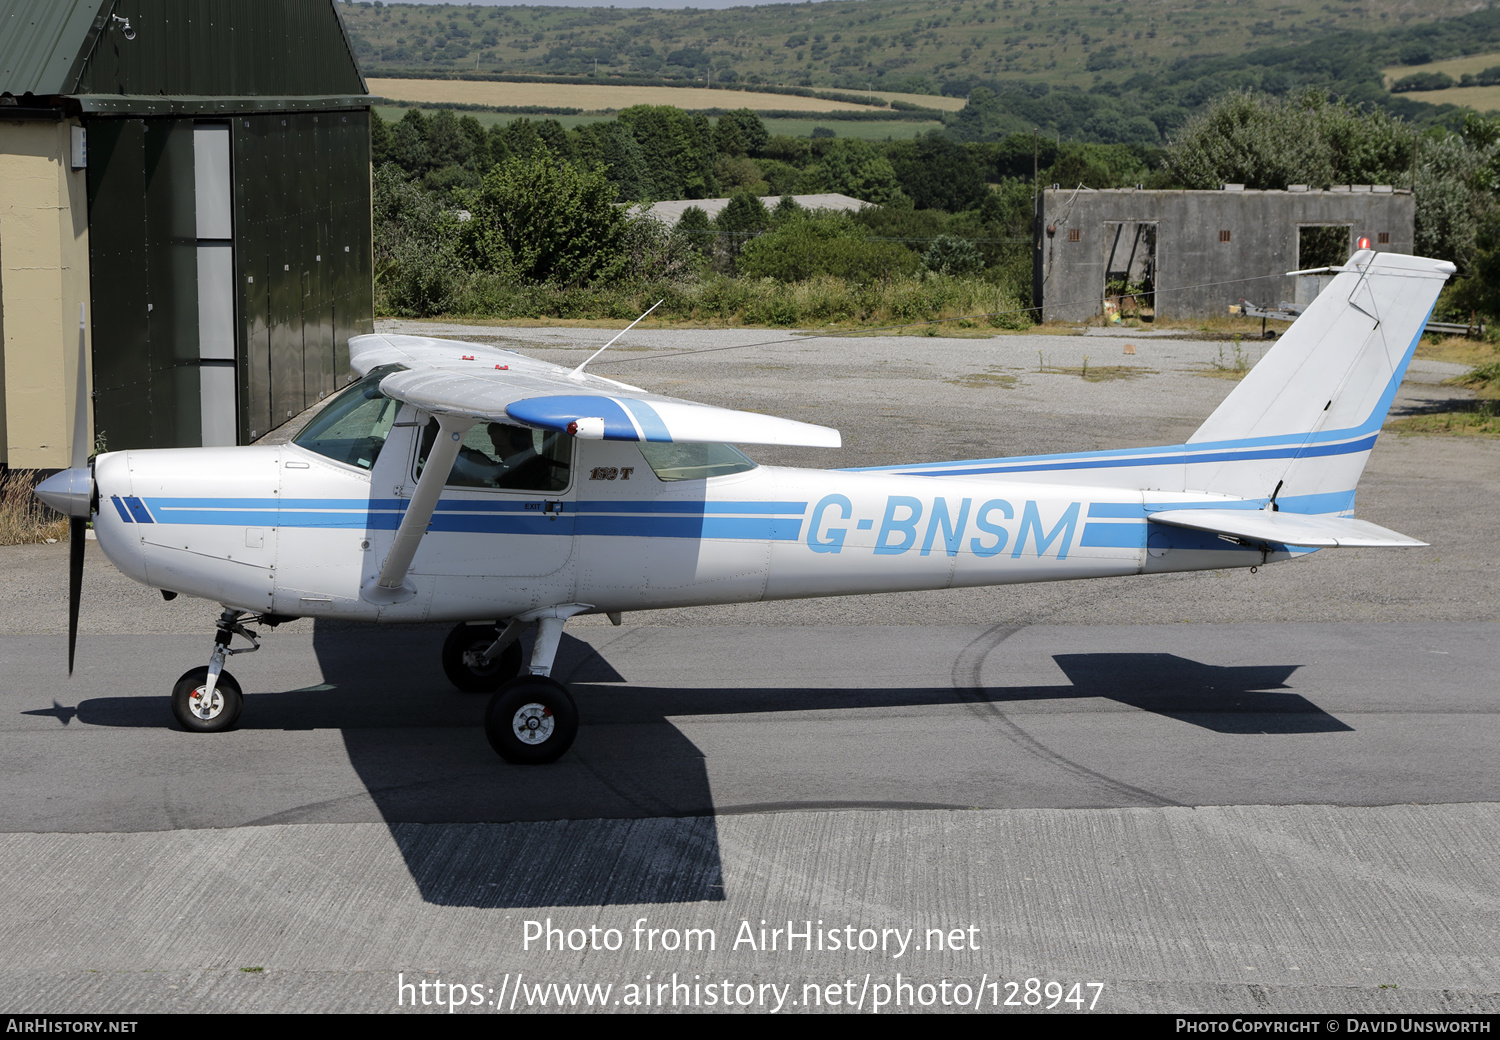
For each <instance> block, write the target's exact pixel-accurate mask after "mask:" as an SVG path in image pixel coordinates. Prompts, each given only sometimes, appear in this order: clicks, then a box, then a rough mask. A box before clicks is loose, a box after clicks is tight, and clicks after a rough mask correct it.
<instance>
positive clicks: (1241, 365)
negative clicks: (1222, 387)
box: [1198, 336, 1253, 382]
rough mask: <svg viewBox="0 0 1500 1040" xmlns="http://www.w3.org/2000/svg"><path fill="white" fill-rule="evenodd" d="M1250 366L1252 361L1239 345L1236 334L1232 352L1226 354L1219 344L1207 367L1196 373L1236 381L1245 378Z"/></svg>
mask: <svg viewBox="0 0 1500 1040" xmlns="http://www.w3.org/2000/svg"><path fill="white" fill-rule="evenodd" d="M1252 367H1253V362H1251V360H1250V355H1248V354H1246V353H1245V350H1244V348H1243V347H1241V346H1240V338H1239V337H1238V336H1236V337H1234V352H1233V353H1232V354H1229V355H1226V354H1225V353H1224V348H1223V346H1222V345H1221V346H1220V347H1219V354H1218V356H1217V357H1215V358H1214V359H1213V360H1212V361H1210V362H1209V363H1208V367H1207V368H1205V369H1203V370H1202V371H1201V372H1199V373H1198V374H1199V375H1200V376H1211V377H1212V378H1214V379H1233V380H1234V381H1236V382H1238V381H1239V380H1241V379H1244V378H1245V376H1246V374H1247V373H1249V371H1250V369H1251V368H1252Z"/></svg>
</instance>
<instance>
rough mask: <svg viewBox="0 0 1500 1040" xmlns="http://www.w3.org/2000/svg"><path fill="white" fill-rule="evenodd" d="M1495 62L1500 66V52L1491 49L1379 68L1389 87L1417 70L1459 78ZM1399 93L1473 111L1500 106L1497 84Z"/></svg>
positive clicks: (1476, 72) (1499, 91)
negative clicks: (1442, 58) (1460, 56)
mask: <svg viewBox="0 0 1500 1040" xmlns="http://www.w3.org/2000/svg"><path fill="white" fill-rule="evenodd" d="M1494 65H1500V53H1496V52H1494V51H1491V52H1489V53H1487V54H1470V55H1467V56H1465V57H1462V58H1446V59H1444V60H1443V61H1429V62H1428V63H1427V64H1425V65H1392V66H1391V67H1390V68H1387V69H1382V70H1381V71H1382V72H1383V73H1385V83H1386V86H1390V85H1391V84H1392V83H1394V82H1396V80H1398V79H1402V78H1403V77H1406V76H1412V75H1415V74H1416V73H1418V72H1443V73H1446V74H1448V75H1449V76H1452V77H1453V78H1454V79H1458V78H1459V77H1460V76H1463V75H1465V74H1468V75H1470V76H1473V75H1476V74H1478V73H1480V72H1483V71H1484V70H1485V69H1487V68H1490V67H1492V66H1494ZM1401 96H1402V97H1405V98H1410V99H1411V100H1413V101H1425V102H1427V103H1428V104H1430V105H1462V106H1464V107H1465V108H1472V109H1474V110H1475V111H1476V112H1493V111H1495V110H1496V109H1500V85H1497V86H1491V87H1450V88H1448V89H1447V90H1413V91H1411V92H1409V93H1405V94H1402V95H1401Z"/></svg>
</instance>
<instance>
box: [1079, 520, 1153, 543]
mask: <svg viewBox="0 0 1500 1040" xmlns="http://www.w3.org/2000/svg"><path fill="white" fill-rule="evenodd" d="M1078 544H1079V545H1080V546H1081V547H1083V548H1085V549H1143V548H1145V546H1146V524H1145V523H1138V524H1084V525H1083V537H1082V538H1081V539H1079V542H1078Z"/></svg>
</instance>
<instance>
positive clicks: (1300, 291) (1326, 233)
mask: <svg viewBox="0 0 1500 1040" xmlns="http://www.w3.org/2000/svg"><path fill="white" fill-rule="evenodd" d="M1353 232H1354V226H1353V225H1352V224H1301V225H1298V227H1297V270H1299V271H1307V270H1311V269H1313V268H1318V267H1337V266H1339V265H1340V264H1342V263H1343V262H1344V261H1345V260H1347V259H1349V243H1350V239H1351V236H1352V235H1353ZM1331 281H1333V275H1331V274H1304V275H1298V276H1297V289H1296V297H1295V300H1294V302H1296V303H1298V304H1301V305H1302V306H1304V307H1305V306H1307V305H1308V304H1309V303H1312V302H1313V301H1314V300H1316V299H1317V298H1318V293H1320V292H1322V291H1323V287H1324V286H1326V285H1327V284H1328V283H1329V282H1331Z"/></svg>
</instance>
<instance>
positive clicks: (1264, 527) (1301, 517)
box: [1147, 509, 1427, 549]
mask: <svg viewBox="0 0 1500 1040" xmlns="http://www.w3.org/2000/svg"><path fill="white" fill-rule="evenodd" d="M1147 519H1149V520H1150V521H1151V522H1152V523H1157V524H1168V525H1170V526H1172V527H1186V528H1189V529H1190V530H1194V531H1207V532H1208V533H1209V534H1218V535H1225V536H1227V537H1230V538H1237V539H1239V540H1241V541H1246V542H1275V543H1278V544H1281V545H1303V546H1307V547H1309V548H1314V549H1337V548H1343V549H1349V548H1400V547H1414V546H1422V545H1426V544H1427V543H1426V542H1419V541H1417V540H1416V539H1415V538H1408V537H1407V536H1406V535H1404V534H1398V533H1396V532H1395V531H1390V530H1387V529H1386V528H1384V527H1378V526H1376V525H1375V524H1372V523H1369V522H1368V521H1365V520H1354V519H1351V518H1349V517H1343V516H1309V515H1307V514H1304V513H1279V512H1272V511H1271V510H1267V509H1168V510H1165V511H1164V512H1160V513H1152V514H1150V515H1149V516H1148V517H1147Z"/></svg>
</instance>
